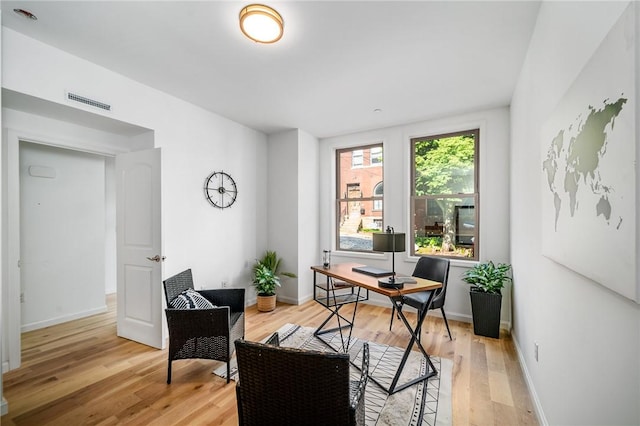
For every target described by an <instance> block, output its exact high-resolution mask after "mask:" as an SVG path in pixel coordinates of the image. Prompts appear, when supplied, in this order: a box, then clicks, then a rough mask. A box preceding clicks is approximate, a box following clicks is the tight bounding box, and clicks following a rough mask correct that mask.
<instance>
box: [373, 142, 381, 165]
mask: <svg viewBox="0 0 640 426" xmlns="http://www.w3.org/2000/svg"><path fill="white" fill-rule="evenodd" d="M371 165H372V166H373V165H382V147H380V146H378V147H375V148H371Z"/></svg>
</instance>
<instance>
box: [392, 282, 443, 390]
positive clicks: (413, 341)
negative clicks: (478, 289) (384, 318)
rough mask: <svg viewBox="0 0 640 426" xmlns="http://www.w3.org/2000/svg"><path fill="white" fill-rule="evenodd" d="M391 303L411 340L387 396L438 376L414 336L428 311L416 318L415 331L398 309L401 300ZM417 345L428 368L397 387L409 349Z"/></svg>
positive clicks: (393, 299)
mask: <svg viewBox="0 0 640 426" xmlns="http://www.w3.org/2000/svg"><path fill="white" fill-rule="evenodd" d="M434 294H435V292H433V293H432V294H431V298H430V300H429V303H428V304H427V306H429V305H431V299H433V295H434ZM390 299H391V303H393V304H394V306H395V307H396V310H397V311H398V314H399V315H400V319H401V320H402V322H403V323H404V325H405V327H407V330H409V332H410V333H411V340H410V341H409V345H407V349H405V351H404V355H403V356H402V361H400V365H399V366H398V370H397V371H396V375H395V376H394V378H393V381H392V382H391V386H389V390H388V392H389V395H391V394H394V393H396V392H399V391H401V390H403V389H406V388H408V387H409V386H412V385H414V384H416V383H419V382H421V381H423V380H427V379H429V378H430V377H433V376H435V375H437V374H438V371H437V370H436V367H435V366H434V365H433V363H432V362H431V358H430V357H429V354H427V351H425V350H424V348H423V347H422V343H421V342H420V339H418V335H417V334H416V330H421V329H422V321H424V318H425V317H426V316H427V312H428V311H429V309H424V311H423V312H422V313H420V314H419V316H418V321H417V323H416V327H415V329H414V328H412V327H411V324H409V321H407V317H405V316H404V313H403V312H402V309H399V308H400V307H401V303H400V302H401V299H400V298H394V297H391V298H390ZM414 344H417V345H418V349H420V352H422V355H423V356H424V357H425V358H426V359H427V363H428V364H429V367H428V368H427V373H426V374H425V375H423V376H420V377H417V378H415V379H413V380H410V381H408V382H406V383H403V384H401V385H400V386H398V380H399V379H400V374H402V370H403V369H404V365H405V364H406V362H407V358H409V354H410V353H411V349H412V348H413V345H414Z"/></svg>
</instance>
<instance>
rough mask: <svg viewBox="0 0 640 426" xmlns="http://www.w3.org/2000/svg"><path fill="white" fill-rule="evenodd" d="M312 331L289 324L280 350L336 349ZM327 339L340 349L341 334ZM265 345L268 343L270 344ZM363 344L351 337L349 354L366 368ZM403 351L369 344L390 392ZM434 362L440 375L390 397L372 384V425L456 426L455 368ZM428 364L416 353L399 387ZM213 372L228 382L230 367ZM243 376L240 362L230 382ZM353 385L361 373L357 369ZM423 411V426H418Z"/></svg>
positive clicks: (374, 372) (376, 373) (373, 370)
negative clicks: (453, 410)
mask: <svg viewBox="0 0 640 426" xmlns="http://www.w3.org/2000/svg"><path fill="white" fill-rule="evenodd" d="M313 332H314V329H313V328H311V327H301V326H299V325H294V324H286V325H285V326H284V327H282V328H280V329H279V330H278V334H279V335H280V345H281V346H287V347H293V348H302V349H309V350H317V351H328V350H331V349H330V348H328V347H327V345H326V344H325V343H323V342H322V341H320V340H319V339H318V338H317V337H315V336H314V335H313ZM322 338H323V340H325V342H327V343H328V344H330V345H331V346H332V347H334V348H338V347H341V343H340V334H339V333H335V334H325V335H323V336H322ZM265 340H266V339H265ZM363 343H364V342H363V341H362V340H359V339H355V338H352V339H351V344H350V345H349V355H350V356H351V360H352V361H353V363H354V364H355V365H358V366H359V365H362V359H361V352H362V346H363ZM403 353H404V349H402V348H397V347H393V346H387V345H381V344H378V343H374V342H369V375H370V376H371V377H374V378H375V379H376V380H377V381H378V382H380V383H382V384H383V385H384V386H385V387H387V388H388V387H389V384H390V383H391V380H392V379H393V376H394V375H395V372H396V371H397V368H398V365H399V364H400V360H401V359H402V355H403ZM431 362H433V364H434V365H435V367H436V369H437V370H438V375H437V376H435V377H432V378H430V379H429V380H428V381H427V383H425V382H422V383H418V384H416V385H414V386H410V387H408V388H407V389H404V390H402V391H400V392H397V393H395V394H393V395H391V396H389V395H387V393H386V392H385V391H384V390H383V389H381V388H380V386H378V385H376V384H375V383H374V382H373V381H371V380H370V381H369V383H367V389H366V391H365V406H366V420H367V423H366V424H367V426H382V425H394V426H395V425H403V426H404V425H412V426H414V425H415V426H424V425H429V426H448V425H451V368H452V362H451V361H450V360H448V359H444V358H438V357H434V356H432V357H431ZM426 368H427V362H426V360H425V358H424V357H423V356H422V355H421V354H420V352H417V351H412V353H411V355H409V359H408V360H407V363H406V365H405V368H404V371H403V372H402V375H401V376H400V381H399V382H398V383H404V382H406V381H408V380H410V379H411V378H414V377H417V376H418V375H419V374H423V373H424V372H425V371H426ZM214 373H215V374H216V375H218V376H220V377H224V378H226V373H227V368H226V365H222V366H221V367H219V368H217V369H216V370H215V371H214ZM237 374H238V368H237V364H236V363H235V359H234V360H232V362H231V379H232V380H236V379H237ZM351 374H352V376H353V378H354V380H357V379H358V378H359V377H360V372H359V371H358V370H357V369H356V368H352V371H351ZM421 410H422V413H423V416H422V423H421V424H419V418H420V411H421Z"/></svg>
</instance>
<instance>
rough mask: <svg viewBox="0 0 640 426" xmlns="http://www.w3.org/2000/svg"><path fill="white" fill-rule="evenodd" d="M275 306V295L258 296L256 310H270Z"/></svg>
mask: <svg viewBox="0 0 640 426" xmlns="http://www.w3.org/2000/svg"><path fill="white" fill-rule="evenodd" d="M275 308H276V295H275V294H274V295H273V296H258V310H259V311H260V312H271V311H273V310H274V309H275Z"/></svg>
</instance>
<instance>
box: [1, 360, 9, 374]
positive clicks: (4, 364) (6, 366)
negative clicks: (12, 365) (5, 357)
mask: <svg viewBox="0 0 640 426" xmlns="http://www.w3.org/2000/svg"><path fill="white" fill-rule="evenodd" d="M7 371H9V361H3V362H2V374H4V373H6V372H7Z"/></svg>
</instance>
